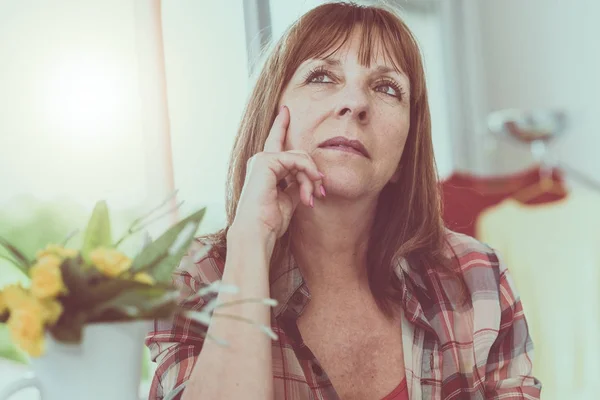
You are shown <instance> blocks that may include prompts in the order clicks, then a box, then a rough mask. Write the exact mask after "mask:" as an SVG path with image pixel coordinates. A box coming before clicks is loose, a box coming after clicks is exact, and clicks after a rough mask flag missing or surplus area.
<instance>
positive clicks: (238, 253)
mask: <svg viewBox="0 0 600 400" xmlns="http://www.w3.org/2000/svg"><path fill="white" fill-rule="evenodd" d="M227 242H228V243H227V259H226V263H225V271H224V275H223V283H225V284H230V285H235V286H237V287H238V288H239V292H238V293H236V294H230V293H220V294H219V297H218V299H219V303H224V302H229V301H234V300H240V299H248V298H267V297H269V278H268V276H269V260H270V258H271V254H272V251H273V245H272V241H271V240H261V235H258V234H256V233H253V234H250V232H241V231H231V230H230V233H229V234H228V240H227ZM215 313H216V314H218V313H226V314H229V315H235V316H239V317H243V318H245V319H250V320H252V321H255V322H257V323H259V324H263V325H266V326H270V315H271V314H270V307H269V306H268V305H265V304H261V303H246V304H236V305H232V306H227V307H224V308H222V309H217V310H215ZM208 334H209V335H210V336H211V337H215V338H219V339H223V340H225V341H226V342H227V343H228V346H226V347H223V346H221V345H219V344H217V343H215V342H214V341H213V340H210V339H206V340H205V342H204V345H203V348H202V351H201V352H200V355H199V356H198V360H197V361H196V365H195V367H194V370H193V372H192V375H191V377H190V380H189V382H188V384H187V385H186V388H185V390H184V394H183V400H196V399H247V400H252V399H257V400H259V399H260V400H265V399H267V400H269V399H272V398H273V372H272V359H271V339H270V338H269V337H268V336H267V335H266V334H265V333H264V332H262V331H260V330H259V329H258V328H257V327H256V326H253V325H250V324H247V323H244V322H241V321H236V320H232V319H229V318H224V317H217V316H214V315H213V318H212V320H211V323H210V327H209V329H208Z"/></svg>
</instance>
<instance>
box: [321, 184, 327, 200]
mask: <svg viewBox="0 0 600 400" xmlns="http://www.w3.org/2000/svg"><path fill="white" fill-rule="evenodd" d="M321 194H322V195H323V197H325V196H327V194H325V186H323V185H321Z"/></svg>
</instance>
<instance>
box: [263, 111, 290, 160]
mask: <svg viewBox="0 0 600 400" xmlns="http://www.w3.org/2000/svg"><path fill="white" fill-rule="evenodd" d="M289 124H290V112H289V109H288V108H287V107H286V106H281V107H280V108H279V114H277V117H276V118H275V121H273V126H272V127H271V131H270V132H269V136H268V137H267V140H266V141H265V148H264V151H267V152H273V153H278V152H281V151H283V148H284V145H285V138H286V136H287V129H288V126H289Z"/></svg>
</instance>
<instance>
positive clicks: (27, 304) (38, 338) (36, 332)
mask: <svg viewBox="0 0 600 400" xmlns="http://www.w3.org/2000/svg"><path fill="white" fill-rule="evenodd" d="M7 324H8V330H9V332H10V335H11V338H12V340H13V342H14V343H15V344H16V345H17V346H19V347H20V348H21V349H23V350H24V351H25V352H27V353H29V355H31V356H33V357H39V356H40V355H42V353H43V352H44V319H43V309H42V307H41V305H40V303H39V302H38V301H36V300H35V299H28V300H26V301H24V302H23V303H22V304H20V305H19V307H17V308H16V309H14V310H11V313H10V317H9V318H8V323H7Z"/></svg>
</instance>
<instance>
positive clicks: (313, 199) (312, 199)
mask: <svg viewBox="0 0 600 400" xmlns="http://www.w3.org/2000/svg"><path fill="white" fill-rule="evenodd" d="M310 207H311V208H315V197H314V196H313V195H312V194H311V195H310Z"/></svg>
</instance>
